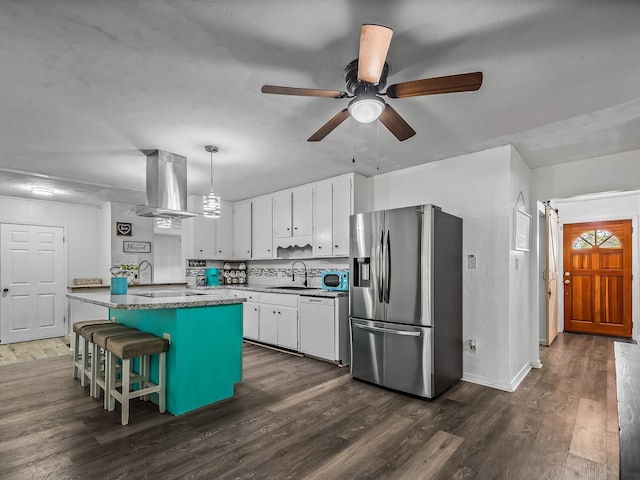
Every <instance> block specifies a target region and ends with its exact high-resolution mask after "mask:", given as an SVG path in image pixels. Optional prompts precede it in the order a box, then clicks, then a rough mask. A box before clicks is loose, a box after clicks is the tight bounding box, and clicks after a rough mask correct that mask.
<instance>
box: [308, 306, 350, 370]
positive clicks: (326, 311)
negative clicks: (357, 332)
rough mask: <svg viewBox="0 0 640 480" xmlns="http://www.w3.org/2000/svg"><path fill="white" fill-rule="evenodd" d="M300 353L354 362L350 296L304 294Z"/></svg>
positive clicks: (343, 361) (337, 360)
mask: <svg viewBox="0 0 640 480" xmlns="http://www.w3.org/2000/svg"><path fill="white" fill-rule="evenodd" d="M298 308H299V310H300V352H302V353H304V354H306V355H312V356H314V357H318V358H323V359H325V360H331V361H333V362H338V363H340V364H342V365H348V364H349V363H350V357H351V352H350V345H349V297H347V296H342V297H335V298H321V297H305V296H301V297H300V300H299V302H298Z"/></svg>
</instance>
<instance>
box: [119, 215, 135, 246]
mask: <svg viewBox="0 0 640 480" xmlns="http://www.w3.org/2000/svg"><path fill="white" fill-rule="evenodd" d="M116 235H118V236H120V237H130V236H131V235H133V226H132V224H130V223H126V222H116ZM125 251H126V250H125Z"/></svg>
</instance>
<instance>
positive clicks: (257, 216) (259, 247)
mask: <svg viewBox="0 0 640 480" xmlns="http://www.w3.org/2000/svg"><path fill="white" fill-rule="evenodd" d="M272 251H273V197H272V196H271V195H267V196H264V197H257V198H254V199H253V201H252V207H251V258H272V257H273V253H272Z"/></svg>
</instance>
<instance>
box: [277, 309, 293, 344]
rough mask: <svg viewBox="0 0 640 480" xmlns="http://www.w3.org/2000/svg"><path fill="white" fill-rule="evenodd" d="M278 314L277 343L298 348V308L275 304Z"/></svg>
mask: <svg viewBox="0 0 640 480" xmlns="http://www.w3.org/2000/svg"><path fill="white" fill-rule="evenodd" d="M274 308H275V309H276V312H277V315H278V345H280V346H282V347H285V348H290V349H292V350H298V309H297V308H292V307H282V306H279V305H275V306H274Z"/></svg>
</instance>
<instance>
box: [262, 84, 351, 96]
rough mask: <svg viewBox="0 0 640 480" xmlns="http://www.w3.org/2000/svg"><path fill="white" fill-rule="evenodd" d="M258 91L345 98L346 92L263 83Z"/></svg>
mask: <svg viewBox="0 0 640 480" xmlns="http://www.w3.org/2000/svg"><path fill="white" fill-rule="evenodd" d="M260 91H261V92H262V93H272V94H275V95H296V96H300V97H326V98H345V97H346V96H347V92H340V91H338V90H321V89H318V88H295V87H278V86H276V85H263V86H262V89H261V90H260Z"/></svg>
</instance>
